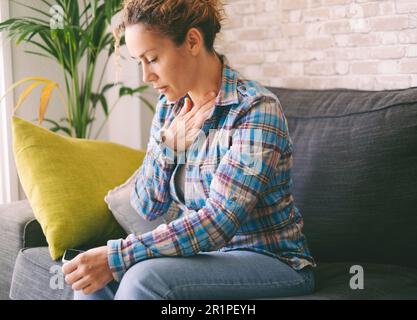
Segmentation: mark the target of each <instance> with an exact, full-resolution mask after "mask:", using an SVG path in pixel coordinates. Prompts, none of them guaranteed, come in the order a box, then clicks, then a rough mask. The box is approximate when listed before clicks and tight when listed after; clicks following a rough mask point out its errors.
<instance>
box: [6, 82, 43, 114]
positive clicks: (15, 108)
mask: <svg viewBox="0 0 417 320" xmlns="http://www.w3.org/2000/svg"><path fill="white" fill-rule="evenodd" d="M41 83H43V82H42V81H36V82H33V83H32V84H30V85H29V86H28V87H27V88H26V89H25V90H24V91H23V92H22V94H21V95H20V97H19V99H18V100H17V103H16V106H15V107H14V110H13V112H16V110H17V109H18V108H19V107H20V106H21V104H22V103H23V102H24V101H25V99H26V98H27V96H28V95H29V94H30V93H31V92H32V90H33V89H35V88H36V87H37V86H38V85H40V84H41Z"/></svg>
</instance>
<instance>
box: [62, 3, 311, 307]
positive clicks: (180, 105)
mask: <svg viewBox="0 0 417 320" xmlns="http://www.w3.org/2000/svg"><path fill="white" fill-rule="evenodd" d="M123 12H124V18H123V24H122V29H124V31H125V39H126V45H127V48H128V50H129V52H130V54H131V55H132V56H133V57H134V58H135V59H138V62H139V63H140V65H141V66H142V69H143V80H144V81H145V82H150V83H152V85H153V86H154V87H155V88H157V89H158V90H159V92H160V96H159V101H158V105H157V110H156V114H155V116H154V118H153V122H152V128H151V137H150V141H149V144H148V148H147V153H146V157H145V159H144V161H143V164H142V166H141V170H140V173H139V175H138V176H137V180H136V182H135V188H134V190H133V191H132V196H131V204H132V206H133V207H134V208H135V209H136V210H137V212H138V214H139V215H141V216H142V217H143V218H145V219H148V220H152V219H155V218H157V217H163V218H164V219H165V221H166V223H164V224H161V225H160V226H159V227H157V228H156V229H154V230H153V231H151V232H147V233H144V234H137V235H135V234H131V235H129V236H128V237H127V238H126V239H118V240H110V241H108V243H107V246H104V247H99V248H95V249H91V250H89V251H86V252H85V253H83V254H81V255H79V256H77V258H75V259H74V260H72V261H71V262H69V263H66V264H65V265H64V266H63V271H64V273H65V274H66V281H67V283H69V284H71V285H72V288H73V289H74V290H75V299H141V300H144V299H249V298H266V297H278V296H282V297H284V296H296V295H305V294H309V293H311V292H312V291H313V290H314V276H313V271H312V267H314V266H315V263H314V260H313V258H312V257H311V255H310V252H309V250H308V247H307V243H306V239H305V237H304V235H303V233H302V227H303V219H302V217H301V215H300V212H299V210H298V208H297V207H296V206H295V204H294V200H293V197H292V194H291V184H292V180H291V165H292V141H291V138H290V136H289V132H288V127H287V121H286V118H285V116H284V114H283V111H282V108H281V105H280V103H279V101H278V99H277V97H276V96H275V95H273V94H272V93H271V92H269V91H268V90H266V89H265V88H263V87H262V86H261V85H260V84H259V83H257V82H255V81H249V80H245V79H243V78H242V77H241V76H240V75H239V73H238V72H237V71H236V70H234V69H232V68H231V67H230V65H229V64H228V62H227V59H226V58H225V57H224V56H222V55H219V54H218V53H217V52H216V51H215V50H214V49H213V42H214V39H215V36H216V34H217V33H218V32H219V31H220V28H221V21H222V19H223V15H222V12H223V11H222V8H221V4H220V2H219V1H215V0H210V1H208V0H205V1H203V0H166V1H155V0H130V1H129V0H128V1H125V4H124V9H123ZM118 37H119V36H118ZM212 133H214V134H212ZM253 149H256V150H255V151H253ZM113 280H115V281H113Z"/></svg>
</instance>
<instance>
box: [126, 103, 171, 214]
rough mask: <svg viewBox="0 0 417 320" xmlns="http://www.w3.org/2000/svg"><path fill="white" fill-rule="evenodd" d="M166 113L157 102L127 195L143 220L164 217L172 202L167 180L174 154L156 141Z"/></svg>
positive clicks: (164, 108)
mask: <svg viewBox="0 0 417 320" xmlns="http://www.w3.org/2000/svg"><path fill="white" fill-rule="evenodd" d="M166 109H167V106H163V103H162V101H161V100H160V101H159V103H158V105H157V108H156V112H155V115H154V117H153V120H152V125H151V133H150V139H149V142H148V145H147V150H146V155H145V158H144V159H143V162H142V165H141V167H140V170H139V174H138V175H137V178H136V181H135V185H134V188H133V190H132V193H131V195H130V203H131V205H132V207H133V208H134V209H135V210H136V211H137V213H138V214H139V215H140V216H141V217H143V218H144V219H146V220H154V219H156V218H157V217H160V216H161V215H163V214H164V213H166V212H167V211H168V208H169V207H170V205H171V202H172V199H171V196H170V193H169V180H170V178H171V175H172V172H173V170H174V168H175V154H174V151H173V150H172V149H170V148H169V147H168V146H167V145H166V144H164V143H161V142H160V139H159V134H160V130H161V128H162V126H163V124H164V123H163V122H164V118H165V113H166V111H167V110H166Z"/></svg>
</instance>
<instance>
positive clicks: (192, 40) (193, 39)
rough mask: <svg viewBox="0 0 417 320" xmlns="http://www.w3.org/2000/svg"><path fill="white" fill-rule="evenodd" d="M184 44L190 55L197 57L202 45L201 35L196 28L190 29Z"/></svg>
mask: <svg viewBox="0 0 417 320" xmlns="http://www.w3.org/2000/svg"><path fill="white" fill-rule="evenodd" d="M185 42H186V44H187V48H188V49H189V50H190V52H191V55H193V56H197V55H198V54H199V53H200V51H201V48H202V47H203V45H204V39H203V35H202V34H201V32H200V30H198V29H197V28H191V29H190V30H188V32H187V35H186V37H185Z"/></svg>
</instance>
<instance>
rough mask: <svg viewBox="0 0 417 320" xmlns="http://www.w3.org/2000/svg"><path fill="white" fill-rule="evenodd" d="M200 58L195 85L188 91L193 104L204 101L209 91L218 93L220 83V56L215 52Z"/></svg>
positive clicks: (221, 65) (221, 67)
mask: <svg viewBox="0 0 417 320" xmlns="http://www.w3.org/2000/svg"><path fill="white" fill-rule="evenodd" d="M200 60H201V61H200V62H199V63H198V70H197V73H196V74H197V77H196V81H195V85H194V87H193V88H192V89H191V90H190V91H188V95H189V96H190V98H191V100H192V101H193V103H195V104H200V103H202V102H204V97H205V96H206V95H207V93H208V92H210V91H214V92H215V93H216V94H218V92H219V91H220V87H221V83H222V71H223V63H222V61H221V59H220V57H219V56H218V55H217V54H206V55H203V56H202V57H201V59H200Z"/></svg>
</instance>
